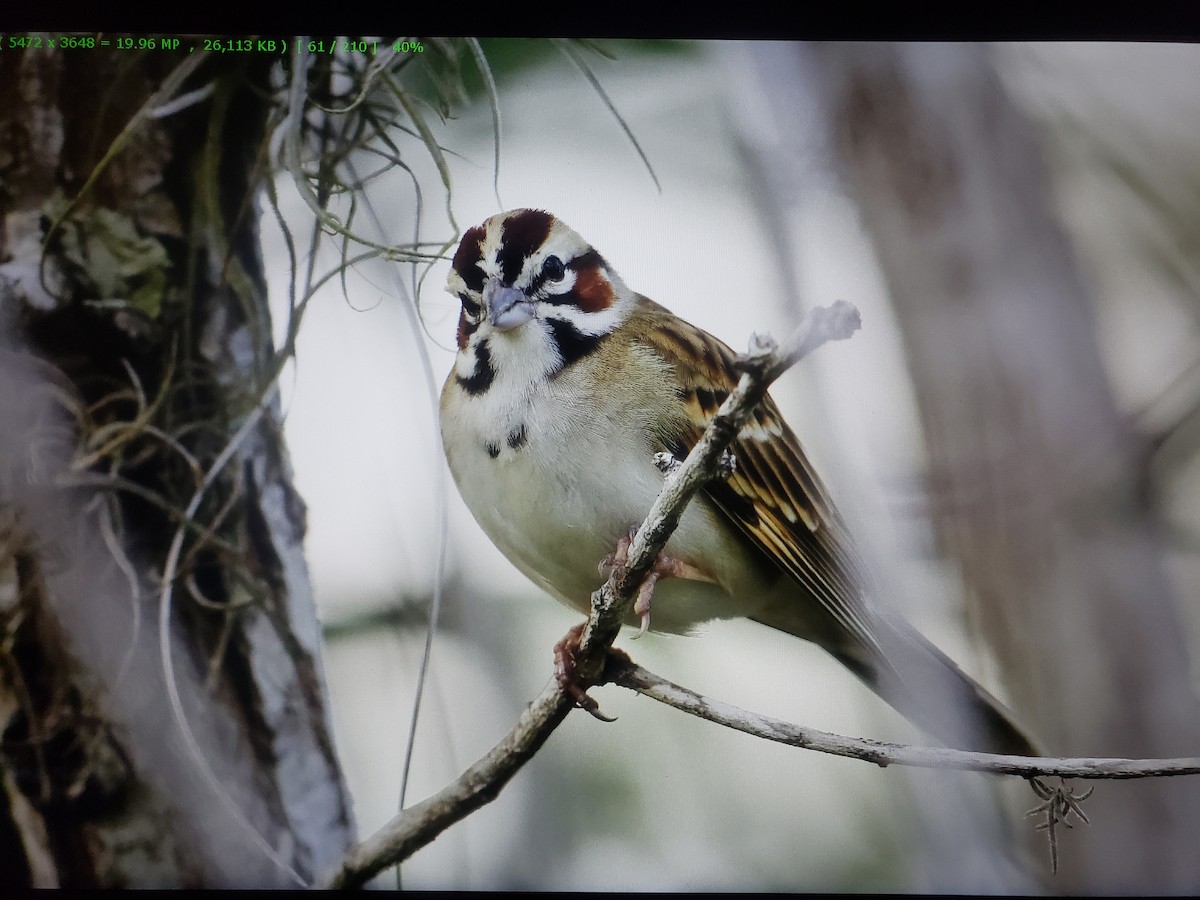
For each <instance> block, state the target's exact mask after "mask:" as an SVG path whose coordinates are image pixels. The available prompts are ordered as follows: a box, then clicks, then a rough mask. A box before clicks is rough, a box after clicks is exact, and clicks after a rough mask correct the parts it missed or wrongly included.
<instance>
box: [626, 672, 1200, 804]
mask: <svg viewBox="0 0 1200 900" xmlns="http://www.w3.org/2000/svg"><path fill="white" fill-rule="evenodd" d="M605 674H606V675H607V676H608V677H610V678H611V679H612V681H613V683H614V684H619V685H620V686H621V687H624V688H629V690H631V691H637V692H638V693H639V694H644V695H645V696H647V697H649V698H651V699H652V700H657V701H658V702H659V703H665V704H666V705H667V706H672V707H674V708H675V709H678V710H680V711H682V712H685V713H689V714H690V715H693V716H696V717H697V718H701V719H707V720H708V721H710V722H715V723H716V724H718V725H724V726H726V727H728V728H734V729H736V730H738V731H744V732H745V733H746V734H752V735H754V736H756V737H761V738H765V739H766V740H769V741H775V742H777V743H780V744H788V745H789V746H792V747H800V748H802V749H805V750H815V751H817V752H818V753H829V754H831V755H833V756H846V757H850V758H852V759H861V760H863V761H865V762H871V763H875V764H876V765H878V766H883V767H886V766H890V765H897V766H915V767H918V768H925V769H959V770H963V771H969V772H990V773H992V774H994V775H1020V776H1021V777H1023V778H1033V777H1035V776H1039V775H1040V776H1059V777H1061V778H1095V779H1129V778H1154V777H1160V776H1163V777H1165V776H1170V775H1200V757H1196V756H1193V757H1184V758H1181V759H1118V758H1112V759H1109V758H1096V757H1065V758H1055V757H1030V756H1006V755H1003V754H999V753H976V752H972V751H966V750H953V749H950V748H946V747H919V746H913V745H909V744H893V743H888V742H884V741H872V740H865V739H863V738H852V737H844V736H842V735H840V734H833V733H831V732H828V731H819V730H817V729H815V728H805V727H802V726H799V725H793V724H791V723H790V722H784V721H782V720H781V719H773V718H771V717H770V716H764V715H760V714H759V713H754V712H748V711H746V710H744V709H739V708H738V707H736V706H731V705H730V704H728V703H722V702H721V701H720V700H712V699H710V698H708V697H705V696H703V695H701V694H697V693H696V692H695V691H692V690H689V689H688V688H685V687H681V686H680V685H677V684H674V683H672V682H670V681H667V680H666V679H665V678H660V677H659V676H657V675H655V674H654V673H653V672H649V671H647V670H646V669H643V668H642V667H641V666H639V665H637V664H635V663H633V662H631V661H629V660H622V659H620V658H619V657H613V658H612V659H611V662H610V664H609V665H608V667H607V668H606V670H605ZM1043 799H1044V798H1043Z"/></svg>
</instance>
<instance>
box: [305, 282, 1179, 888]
mask: <svg viewBox="0 0 1200 900" xmlns="http://www.w3.org/2000/svg"><path fill="white" fill-rule="evenodd" d="M858 328H859V314H858V310H857V309H856V308H855V307H854V306H853V305H852V304H850V303H847V302H845V301H837V302H836V303H834V304H833V305H832V306H830V307H816V308H814V309H813V310H812V311H811V312H810V313H809V314H808V315H807V316H806V317H805V318H804V320H803V321H802V322H801V323H800V325H799V326H798V327H797V328H796V330H795V331H794V332H793V333H792V335H791V336H790V337H789V338H788V339H787V340H786V341H785V342H784V343H783V344H782V345H779V346H778V347H777V346H776V345H775V344H774V342H773V341H771V340H770V338H761V337H759V336H757V335H756V336H755V337H754V338H753V339H752V340H751V348H750V352H749V353H748V354H747V355H746V356H744V357H741V358H740V359H739V361H738V368H739V369H740V370H741V372H742V376H741V378H740V379H739V382H738V385H737V387H736V388H735V389H734V390H733V392H731V393H730V395H729V396H728V397H727V398H726V400H725V402H724V403H722V404H721V408H720V409H719V410H718V412H717V415H716V416H715V417H714V419H713V421H712V422H711V423H710V424H709V427H708V429H707V430H706V431H705V433H704V434H703V435H702V437H701V438H700V440H699V441H698V442H697V443H696V445H695V446H694V447H693V448H692V450H691V452H690V453H689V454H688V456H687V458H686V459H685V460H684V461H683V462H682V463H681V464H679V465H673V466H671V467H670V468H669V471H668V473H667V477H666V480H665V483H664V485H663V489H662V492H661V493H660V494H659V496H658V498H657V499H656V500H655V502H654V505H653V506H652V507H651V509H650V512H649V514H648V515H647V516H646V520H645V522H644V523H643V524H642V526H641V527H640V528H639V529H638V532H637V534H636V535H635V536H634V538H633V541H632V543H631V544H630V547H629V552H628V556H627V560H626V564H625V565H624V566H617V567H615V568H614V570H613V572H612V573H611V574H610V575H609V578H608V580H607V581H606V582H605V583H604V585H603V586H602V587H600V589H599V590H597V591H596V592H595V593H594V594H592V614H591V617H590V618H589V620H588V622H587V625H586V627H585V629H584V631H583V634H582V637H581V639H580V646H579V650H578V652H577V653H576V654H575V671H576V674H577V675H578V676H579V677H580V679H581V680H583V681H584V682H585V683H586V682H592V683H602V682H609V681H612V682H615V683H617V684H619V685H622V686H623V687H627V688H629V689H631V690H635V691H638V692H639V693H642V694H645V695H646V696H648V697H651V698H652V699H655V700H658V701H660V702H662V703H666V704H668V705H670V706H674V707H676V708H677V709H681V710H683V711H685V712H690V713H692V714H693V715H697V716H700V717H702V718H706V719H709V720H710V721H713V722H716V723H719V724H722V725H726V726H728V727H731V728H736V729H738V730H740V731H744V732H746V733H748V734H753V735H756V736H759V737H763V738H766V739H768V740H773V741H778V742H781V743H786V744H790V745H793V746H797V747H803V748H807V749H810V750H817V751H820V752H823V753H832V754H835V755H839V756H852V757H856V758H859V759H863V760H866V761H868V762H873V763H875V764H877V765H880V766H887V765H907V766H921V767H927V768H953V769H967V770H972V771H980V772H991V773H995V774H1004V775H1018V776H1022V777H1026V778H1034V777H1035V776H1037V775H1059V776H1062V777H1083V778H1142V777H1149V776H1155V775H1164V776H1165V775H1187V774H1197V773H1200V758H1197V759H1175V760H1128V759H1033V758H1028V757H1020V756H1003V755H999V754H991V753H972V752H966V751H961V750H950V749H945V748H940V747H913V746H907V745H901V744H891V743H884V742H878V741H869V740H862V739H855V738H848V737H842V736H841V735H836V734H830V733H828V732H823V731H818V730H816V729H811V728H801V727H799V726H796V725H792V724H790V723H787V722H782V721H780V720H777V719H771V718H769V717H767V716H762V715H758V714H756V713H750V712H746V711H744V710H740V709H737V708H736V707H733V706H730V705H728V704H724V703H721V702H719V701H715V700H711V699H708V698H706V697H703V696H701V695H699V694H696V693H694V692H692V691H689V690H687V689H686V688H682V687H680V686H678V685H675V684H672V683H671V682H669V681H666V680H664V679H661V678H659V677H658V676H656V675H653V674H652V673H650V672H647V671H646V670H644V669H642V668H640V667H639V666H636V665H634V664H633V663H632V662H631V661H629V659H628V658H627V657H624V656H623V654H613V653H610V652H609V648H610V647H611V645H612V642H613V640H614V639H615V638H616V636H617V633H618V632H619V631H620V628H621V624H622V622H623V620H624V618H625V616H626V615H627V614H628V612H629V611H630V609H631V608H632V605H633V600H634V597H635V595H636V594H637V591H638V588H639V587H640V585H641V582H642V580H643V579H644V578H645V577H646V575H647V574H648V573H649V571H650V568H651V567H652V566H653V565H654V561H655V559H657V557H658V554H659V553H660V552H662V549H663V547H665V546H666V543H667V540H668V539H669V537H670V536H671V534H672V532H673V531H674V529H675V527H676V526H677V525H678V524H679V519H680V516H681V515H682V514H683V510H684V508H685V507H686V506H687V503H688V502H689V501H690V500H691V498H692V497H693V496H694V495H695V493H696V491H698V490H699V489H700V488H701V487H702V486H703V485H704V484H705V482H707V481H708V480H709V479H711V478H713V477H714V476H715V475H716V474H717V473H719V472H720V470H721V468H722V465H723V463H722V457H723V456H725V455H726V450H727V448H728V447H729V445H730V443H732V441H733V439H734V437H736V435H737V434H738V432H739V431H740V430H741V428H742V426H743V425H745V423H746V422H747V421H748V419H749V417H750V415H751V414H752V413H753V411H754V408H755V406H757V404H758V403H759V402H760V401H761V400H762V399H763V397H764V396H765V395H766V392H767V388H768V387H770V385H771V383H772V382H773V381H774V380H775V379H776V378H778V377H779V376H780V375H781V374H782V373H783V372H785V371H786V370H787V369H788V368H789V367H790V366H792V365H794V364H795V363H796V362H798V361H799V360H800V359H802V358H803V357H804V356H805V355H807V354H808V353H811V352H812V351H813V350H815V349H816V348H817V347H820V346H821V345H822V344H824V343H826V342H828V341H832V340H844V339H846V338H849V337H850V336H851V335H852V334H853V333H854V332H855V331H856V330H857V329H858ZM574 705H575V701H574V700H573V699H572V698H571V696H570V695H569V694H568V693H567V692H566V691H565V690H564V689H563V688H562V687H560V686H559V684H558V683H557V681H553V682H552V683H551V684H550V685H549V686H548V687H547V688H546V689H545V690H544V691H542V693H541V694H539V695H538V697H537V698H536V699H535V700H534V701H533V702H532V703H530V705H529V706H528V707H527V708H526V709H525V711H524V712H523V713H522V714H521V716H520V718H519V719H518V720H517V722H516V724H515V725H514V726H513V727H512V729H511V730H510V731H509V733H508V734H507V735H505V737H504V738H503V739H502V740H501V741H500V742H499V743H498V744H497V745H496V746H495V747H493V748H492V749H491V750H490V751H488V753H487V754H486V755H485V756H483V757H482V758H481V759H480V760H479V761H477V762H476V763H475V764H474V765H472V766H471V767H470V768H469V769H467V770H466V771H465V772H464V773H463V774H462V775H461V776H459V777H458V779H456V780H455V781H454V782H452V783H450V784H448V785H447V786H446V787H444V788H443V789H442V790H440V791H438V793H436V794H434V795H433V796H432V797H429V798H428V799H426V800H424V801H422V802H420V803H418V804H416V805H414V806H411V807H409V808H408V809H406V810H404V811H403V812H401V813H400V814H399V815H398V816H396V817H395V818H393V819H392V820H391V821H390V822H388V823H387V824H386V825H384V826H383V828H381V829H380V830H379V831H378V832H376V833H375V834H374V835H372V836H371V837H369V838H367V839H366V840H364V841H363V842H361V843H360V844H358V845H356V846H354V847H352V848H351V849H350V851H349V852H348V853H347V854H346V856H345V857H344V858H343V860H342V862H341V863H340V864H339V865H338V867H337V868H336V869H335V870H334V871H331V872H328V873H326V874H325V875H324V876H323V877H322V878H321V879H320V880H319V881H318V882H317V884H316V885H315V886H316V887H321V888H347V887H356V886H359V885H361V884H363V883H365V882H366V881H367V880H368V879H370V878H371V877H373V876H374V875H375V874H377V873H378V872H380V871H382V870H383V869H385V868H387V867H388V866H390V865H394V864H395V863H397V862H399V861H401V860H403V859H406V858H407V857H409V856H410V855H412V854H413V853H414V852H416V851H417V850H419V849H420V848H421V847H423V846H425V845H426V844H428V843H429V842H430V841H432V840H433V839H434V838H435V837H437V835H438V834H440V833H441V832H442V831H444V830H445V829H446V828H448V827H449V826H450V825H453V824H454V823H455V822H457V821H459V820H461V819H463V818H466V816H468V815H469V814H470V813H472V812H473V811H475V810H476V809H478V808H479V807H481V806H483V805H485V804H486V803H489V802H491V801H492V800H494V799H495V798H496V796H497V795H498V794H499V793H500V791H501V790H502V789H503V788H504V786H505V784H507V783H508V781H509V779H511V778H512V777H513V775H515V774H516V773H517V771H518V770H519V769H520V768H521V767H522V766H523V765H524V764H525V763H526V762H527V761H528V760H529V759H531V758H532V757H533V755H534V754H535V753H536V752H537V751H538V749H539V748H540V747H541V746H542V744H544V743H545V741H546V739H547V738H548V737H549V736H550V734H551V732H553V731H554V729H555V728H557V727H558V725H559V724H560V723H561V722H562V721H563V720H564V719H565V718H566V717H567V714H568V713H569V712H570V711H571V709H572V707H573V706H574Z"/></svg>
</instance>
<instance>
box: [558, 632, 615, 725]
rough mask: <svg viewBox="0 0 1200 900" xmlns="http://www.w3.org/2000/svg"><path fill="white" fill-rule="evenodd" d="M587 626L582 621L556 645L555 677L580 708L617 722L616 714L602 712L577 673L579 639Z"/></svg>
mask: <svg viewBox="0 0 1200 900" xmlns="http://www.w3.org/2000/svg"><path fill="white" fill-rule="evenodd" d="M586 627H587V622H580V623H579V624H578V625H576V626H574V627H573V628H572V629H571V630H570V631H568V632H567V633H566V634H565V635H564V636H563V639H562V640H561V641H559V642H558V643H557V644H555V645H554V678H555V680H556V681H557V682H558V686H559V687H560V688H562V689H563V690H564V691H566V692H567V694H568V695H570V697H571V699H572V700H574V701H575V705H576V706H578V707H579V708H580V709H582V710H586V711H587V712H588V713H590V714H591V715H592V716H593V717H595V718H597V719H599V720H600V721H601V722H615V721H617V720H616V717H615V716H606V715H605V714H604V713H602V712H600V704H599V703H597V702H596V701H595V700H593V699H592V698H591V697H589V696H588V692H587V691H586V690H585V689H584V687H583V685H581V684H580V683H579V679H578V677H577V676H576V674H575V654H576V653H578V652H579V641H580V639H581V638H582V637H583V629H584V628H586ZM610 652H611V651H610Z"/></svg>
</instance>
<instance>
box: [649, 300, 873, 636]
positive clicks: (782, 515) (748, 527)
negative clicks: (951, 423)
mask: <svg viewBox="0 0 1200 900" xmlns="http://www.w3.org/2000/svg"><path fill="white" fill-rule="evenodd" d="M641 300H642V301H643V303H642V305H641V308H640V309H639V311H638V313H637V315H639V316H641V317H644V318H645V319H646V320H647V321H646V326H647V327H645V328H640V329H638V334H639V335H640V336H641V339H642V340H644V341H645V343H646V344H647V345H648V346H649V347H650V348H651V349H653V350H654V351H655V352H656V353H658V354H659V355H660V356H661V357H662V358H663V359H665V360H667V361H668V362H669V363H670V364H671V365H672V367H673V368H674V370H675V376H676V379H677V390H678V393H679V394H680V397H681V399H682V400H683V402H684V407H685V408H686V413H687V414H686V417H684V418H682V419H680V420H679V423H680V424H679V425H678V429H679V433H678V434H671V435H667V436H664V444H665V446H664V449H667V450H670V451H672V452H675V453H678V452H679V451H680V450H682V451H684V452H686V451H688V450H690V449H691V448H692V446H693V445H694V444H695V443H696V441H697V440H699V438H700V435H701V433H703V431H704V429H705V428H706V427H707V425H708V423H709V421H710V420H711V419H712V417H713V416H714V415H716V412H717V409H718V408H719V407H720V405H721V403H722V402H724V400H725V398H726V397H727V396H728V395H729V392H730V391H732V390H733V388H734V387H735V386H736V384H737V378H738V376H737V373H736V372H735V371H734V368H733V362H734V360H735V358H736V355H735V354H734V352H733V351H732V350H731V349H730V348H729V347H727V346H726V345H725V344H724V343H722V342H721V341H720V340H718V339H717V338H715V337H713V336H712V335H711V334H708V333H707V332H706V331H703V330H701V329H699V328H696V327H695V326H694V325H690V324H689V323H687V322H685V321H683V320H682V319H680V318H678V317H676V316H674V315H672V314H671V313H670V312H669V311H667V310H666V309H664V308H663V307H661V306H659V305H658V304H657V303H654V301H652V300H648V299H646V298H641ZM730 449H731V451H732V452H733V454H734V456H735V457H736V458H737V469H736V471H735V472H734V474H733V475H731V476H730V477H729V478H728V479H726V480H724V481H719V482H713V483H711V484H710V485H709V486H708V487H707V488H706V489H705V492H706V493H707V495H708V497H709V498H710V499H711V500H712V502H713V503H714V504H715V505H716V506H717V507H718V508H719V509H720V510H721V511H722V512H723V513H724V514H725V515H727V516H728V517H729V519H730V520H731V521H732V522H734V523H735V524H736V525H737V526H738V528H740V529H741V531H742V532H743V533H744V534H745V535H746V536H747V537H748V538H749V539H750V541H751V542H752V543H753V544H754V545H755V546H756V547H758V549H759V550H761V551H762V552H763V553H764V554H765V555H766V556H767V557H768V558H769V559H771V560H772V561H773V562H775V563H776V564H777V565H778V566H779V567H780V568H781V569H783V571H785V572H787V573H788V574H789V575H790V576H791V577H792V578H794V579H795V580H796V581H797V582H798V583H799V584H801V585H803V586H804V587H805V588H806V589H807V590H808V592H809V593H810V594H811V595H812V596H813V597H814V598H815V599H816V600H817V601H818V602H819V603H820V604H821V605H822V606H823V607H824V608H825V609H826V611H827V612H828V613H829V614H830V615H831V616H832V617H833V618H834V620H835V621H837V622H838V623H839V624H840V625H841V626H842V627H843V628H845V630H846V631H847V632H848V633H849V634H850V635H851V636H853V637H854V638H855V639H857V640H858V641H859V642H860V643H861V644H863V645H864V646H865V647H867V648H869V649H871V650H873V651H875V653H877V654H878V655H879V657H880V658H882V657H883V654H882V650H881V648H880V647H879V643H878V641H877V640H876V638H875V636H874V634H873V633H872V630H871V628H870V627H869V626H868V624H867V623H868V621H869V618H868V616H867V614H866V612H865V610H864V607H863V603H862V599H861V597H860V594H859V591H858V588H857V587H856V585H855V581H856V575H857V573H856V572H855V568H856V563H855V561H854V556H855V552H854V548H853V544H852V542H851V540H850V536H849V533H848V532H847V530H846V528H845V526H844V525H843V524H842V521H841V519H840V517H839V516H838V514H837V511H836V510H835V509H834V507H833V504H832V502H831V501H830V499H829V495H828V493H827V492H826V490H825V488H824V486H823V485H822V484H821V480H820V478H818V477H817V474H816V472H814V471H813V469H812V466H811V465H810V464H809V462H808V459H807V458H806V457H805V455H804V451H803V450H802V449H801V447H800V442H799V441H798V440H797V439H796V436H795V434H793V433H792V430H791V429H790V428H789V427H788V425H787V423H786V422H785V421H784V420H783V417H782V416H781V415H780V413H779V409H778V408H777V407H776V406H775V402H774V401H773V400H772V399H771V398H770V397H769V396H768V397H767V398H766V399H765V400H764V401H763V402H762V404H761V405H760V406H759V408H758V410H756V412H755V415H754V417H753V419H752V424H751V425H749V426H747V428H745V429H744V430H743V431H742V434H741V435H740V436H739V437H738V439H737V440H735V441H734V443H733V445H732V447H731V448H730Z"/></svg>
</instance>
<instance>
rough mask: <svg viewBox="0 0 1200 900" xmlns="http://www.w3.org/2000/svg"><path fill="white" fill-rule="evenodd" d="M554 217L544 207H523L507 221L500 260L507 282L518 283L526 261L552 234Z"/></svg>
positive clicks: (499, 255) (498, 261)
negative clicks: (543, 209)
mask: <svg viewBox="0 0 1200 900" xmlns="http://www.w3.org/2000/svg"><path fill="white" fill-rule="evenodd" d="M553 224H554V217H553V216H552V215H550V213H548V212H544V211H542V210H540V209H523V210H521V211H520V212H519V213H517V214H516V215H514V216H512V217H510V218H508V219H506V220H505V221H504V234H503V235H502V236H501V240H500V251H499V252H498V253H497V254H496V262H497V263H498V264H499V267H500V275H501V277H502V278H503V280H504V283H505V284H512V283H514V282H515V281H516V280H517V278H518V277H519V276H520V274H521V268H522V267H523V266H524V265H525V260H526V259H528V258H529V257H531V256H533V254H534V253H536V252H537V249H538V247H540V246H542V243H543V242H544V241H545V240H546V237H547V236H548V235H549V234H550V226H551V225H553Z"/></svg>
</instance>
